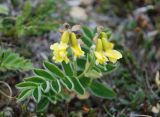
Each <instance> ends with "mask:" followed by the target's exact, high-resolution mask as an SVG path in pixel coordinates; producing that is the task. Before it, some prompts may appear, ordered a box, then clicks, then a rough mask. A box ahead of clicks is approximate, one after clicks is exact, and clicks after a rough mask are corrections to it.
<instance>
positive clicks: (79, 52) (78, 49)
mask: <svg viewBox="0 0 160 117" xmlns="http://www.w3.org/2000/svg"><path fill="white" fill-rule="evenodd" d="M72 51H73V53H74V56H76V57H80V56H84V52H83V51H82V49H81V47H80V45H77V46H73V47H72Z"/></svg>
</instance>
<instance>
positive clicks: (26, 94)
mask: <svg viewBox="0 0 160 117" xmlns="http://www.w3.org/2000/svg"><path fill="white" fill-rule="evenodd" d="M32 92H33V90H31V89H26V90H22V91H21V92H20V94H19V96H18V98H17V101H18V102H21V101H23V100H25V99H26V98H27V97H29V96H30V95H31V94H32Z"/></svg>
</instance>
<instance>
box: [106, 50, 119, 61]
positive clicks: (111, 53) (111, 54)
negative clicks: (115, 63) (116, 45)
mask: <svg viewBox="0 0 160 117" xmlns="http://www.w3.org/2000/svg"><path fill="white" fill-rule="evenodd" d="M105 55H106V56H107V57H109V58H114V59H120V58H122V54H121V53H120V52H119V51H117V50H107V51H105Z"/></svg>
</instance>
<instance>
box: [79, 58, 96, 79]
mask: <svg viewBox="0 0 160 117" xmlns="http://www.w3.org/2000/svg"><path fill="white" fill-rule="evenodd" d="M94 63H95V62H94V58H93V59H92V61H91V62H90V64H89V66H88V67H87V68H85V70H84V72H82V73H81V74H80V75H79V76H78V78H81V77H82V76H84V75H85V73H87V72H88V71H89V70H90V69H92V67H93V66H94Z"/></svg>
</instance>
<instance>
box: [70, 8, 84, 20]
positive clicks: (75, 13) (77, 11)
mask: <svg viewBox="0 0 160 117" xmlns="http://www.w3.org/2000/svg"><path fill="white" fill-rule="evenodd" d="M70 16H71V17H72V18H74V19H76V20H81V21H85V20H87V14H86V11H85V10H84V9H83V8H81V7H72V8H71V11H70Z"/></svg>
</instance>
